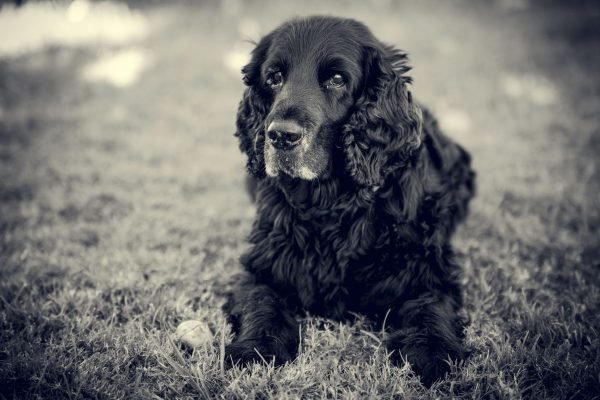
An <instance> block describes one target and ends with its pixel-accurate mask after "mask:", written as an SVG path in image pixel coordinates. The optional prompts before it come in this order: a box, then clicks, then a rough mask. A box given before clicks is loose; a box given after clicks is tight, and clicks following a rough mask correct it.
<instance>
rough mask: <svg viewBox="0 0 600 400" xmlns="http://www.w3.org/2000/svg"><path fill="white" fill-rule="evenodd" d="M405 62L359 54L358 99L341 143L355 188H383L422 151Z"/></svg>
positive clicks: (371, 52) (383, 54) (384, 50)
mask: <svg viewBox="0 0 600 400" xmlns="http://www.w3.org/2000/svg"><path fill="white" fill-rule="evenodd" d="M407 60H408V57H407V56H406V54H405V53H403V52H401V51H398V50H396V49H394V48H392V47H386V46H383V45H373V46H367V47H365V49H364V56H363V74H364V83H363V88H362V93H361V94H360V95H359V98H358V100H357V102H356V109H355V111H354V113H353V114H352V115H351V116H350V119H349V120H348V123H347V124H346V125H345V126H344V138H343V140H344V142H343V146H344V152H345V157H346V168H347V171H348V173H349V174H350V176H351V177H352V178H353V179H354V180H355V182H356V183H357V184H359V185H360V186H363V187H378V186H381V185H383V183H384V181H385V178H386V176H387V175H389V174H390V173H391V172H392V171H394V170H396V169H398V168H401V167H403V166H404V165H406V163H407V162H408V160H409V158H410V157H411V155H412V154H413V153H414V152H415V150H417V149H418V148H419V147H420V145H421V140H422V116H421V110H420V108H419V107H418V105H416V104H415V103H414V102H413V99H412V95H411V93H410V91H409V90H408V85H409V84H410V82H411V79H410V78H409V77H407V76H405V75H404V74H405V73H406V72H407V71H409V70H410V67H409V66H408V64H407Z"/></svg>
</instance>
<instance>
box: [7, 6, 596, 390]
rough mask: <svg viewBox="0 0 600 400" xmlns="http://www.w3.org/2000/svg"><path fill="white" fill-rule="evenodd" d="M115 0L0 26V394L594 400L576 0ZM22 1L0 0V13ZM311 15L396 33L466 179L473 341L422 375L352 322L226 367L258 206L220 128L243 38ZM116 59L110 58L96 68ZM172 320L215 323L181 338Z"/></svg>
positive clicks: (592, 41) (592, 151)
mask: <svg viewBox="0 0 600 400" xmlns="http://www.w3.org/2000/svg"><path fill="white" fill-rule="evenodd" d="M574 4H577V6H574ZM130 6H131V8H132V10H133V11H132V12H129V11H127V10H126V9H125V8H123V9H121V11H122V12H125V11H126V12H125V15H126V16H127V18H129V19H126V20H124V21H125V22H122V23H121V25H119V24H118V23H117V22H118V21H117V22H115V26H116V27H117V28H118V27H120V28H125V27H126V28H127V29H129V30H133V31H132V32H133V33H132V32H130V31H128V30H127V29H125V30H124V31H118V32H120V33H118V34H116V35H113V37H112V39H110V38H109V39H106V40H104V39H102V40H100V39H98V40H96V39H89V38H88V39H89V40H88V39H82V40H81V42H77V40H75V39H76V35H70V34H66V35H63V36H62V37H60V32H59V31H58V30H56V29H54V30H53V31H52V32H54V33H53V34H56V35H59V36H57V37H56V38H55V40H54V42H50V43H46V44H45V45H41V44H35V43H34V42H28V43H30V44H31V43H33V44H31V46H30V47H31V48H27V49H25V50H23V49H22V50H18V49H17V50H14V49H11V48H9V47H10V46H8V44H10V43H13V42H15V43H16V42H18V41H19V40H20V39H23V40H25V39H28V38H29V36H30V35H31V36H32V37H33V36H35V32H36V29H42V25H40V24H33V23H31V24H30V25H23V23H21V24H20V25H15V26H18V27H19V28H18V29H14V30H12V31H11V35H10V36H11V37H12V39H11V40H12V41H13V42H11V40H8V41H5V39H3V41H4V44H3V45H2V46H4V48H2V46H0V398H7V399H9V398H18V399H26V398H106V399H118V398H178V399H184V398H240V397H248V398H274V399H275V398H276V399H280V398H300V397H302V398H340V399H342V398H344V399H345V398H356V399H362V398H447V397H455V398H472V399H477V398H499V399H519V398H532V399H541V398H556V399H567V398H573V399H578V398H600V332H599V331H600V275H599V272H600V271H599V269H600V263H599V259H600V249H599V247H598V243H599V241H600V229H599V227H600V202H598V195H599V193H600V188H599V184H600V179H599V177H600V171H599V169H598V166H599V159H598V153H599V151H600V132H599V126H600V115H599V114H598V110H599V109H600V77H599V76H598V74H597V71H598V70H600V68H599V67H600V46H599V44H600V29H599V28H598V27H599V26H600V23H599V21H600V19H599V16H600V13H599V8H598V7H597V6H595V4H594V3H593V2H576V3H571V2H570V3H569V4H568V5H567V4H566V2H565V3H554V2H549V1H541V0H538V1H531V2H528V1H495V2H487V4H486V5H485V6H484V5H483V4H482V3H479V2H475V1H467V0H457V1H453V2H444V3H441V2H430V1H425V2H411V1H395V0H388V1H384V0H380V1H371V2H363V3H358V2H356V3H349V2H345V1H335V2H323V1H312V2H302V3H301V2H298V4H296V5H294V4H292V3H281V2H277V3H276V2H264V1H258V0H256V1H251V2H248V3H240V2H237V1H233V0H228V1H223V2H217V1H216V0H214V1H207V2H202V3H200V2H198V3H193V2H185V3H178V4H173V3H170V4H169V5H166V3H161V2H140V1H131V2H130ZM36 7H38V8H39V7H40V6H39V5H37V6H36V5H35V4H33V5H32V4H26V5H25V6H24V7H22V8H20V9H19V10H17V11H15V10H12V5H6V4H5V6H4V8H3V9H2V10H1V11H0V31H1V30H2V25H3V24H4V28H6V29H8V27H9V26H10V23H11V22H14V21H20V20H19V18H29V17H24V16H23V15H24V14H23V13H25V14H27V13H29V14H27V15H30V14H31V15H33V14H35V13H40V12H41V11H39V9H37V8H36ZM57 7H58V6H56V7H54V8H53V10H50V11H48V10H45V11H43V12H46V13H49V14H43V13H42V14H40V15H43V16H44V21H50V20H52V18H54V17H56V15H58V14H57V13H61V12H62V11H61V10H62V9H61V8H60V7H58V8H57ZM77 7H78V8H77ZM77 7H71V8H70V10H68V11H69V12H70V14H69V18H71V21H81V20H82V19H85V18H86V15H87V14H86V12H87V11H86V10H87V9H86V7H89V4H86V3H85V2H82V1H79V2H78V3H77ZM57 10H58V11H57ZM123 10H125V11H123ZM19 13H21V14H19ZM314 13H325V14H335V15H343V16H351V17H355V18H358V19H360V20H362V21H364V22H365V23H367V24H368V25H369V26H370V27H371V28H372V30H373V31H374V33H375V34H376V35H377V36H378V37H380V38H381V39H383V40H384V41H387V42H389V43H393V44H395V45H397V46H399V47H401V48H403V49H404V50H406V51H408V52H409V53H410V55H411V60H412V64H413V66H414V70H413V71H412V73H411V74H412V76H413V77H414V79H415V84H414V86H413V93H414V95H415V96H416V97H417V98H418V99H419V100H420V101H421V102H423V103H424V104H427V105H428V106H429V107H430V108H431V109H432V110H433V112H434V113H435V114H436V115H438V116H439V118H440V121H441V125H442V128H443V129H445V130H446V131H447V132H448V133H449V135H450V136H452V137H453V138H455V139H456V140H457V141H459V142H460V143H461V144H463V145H464V147H466V148H467V149H468V150H469V151H470V152H471V153H472V155H473V160H474V166H475V169H476V170H477V173H478V186H479V187H478V195H477V198H476V200H475V201H474V203H473V206H472V209H471V214H470V216H469V218H468V220H467V221H466V223H465V224H464V225H463V226H462V227H461V229H460V230H459V231H458V233H457V235H456V237H455V239H454V243H455V246H456V248H457V252H458V256H459V260H460V263H461V264H462V265H463V266H464V278H463V285H464V288H465V294H466V312H467V314H468V316H469V317H470V320H471V322H470V325H469V327H468V329H467V332H466V341H467V344H468V345H469V346H470V347H471V348H472V354H471V356H470V357H469V358H468V359H467V360H465V361H464V362H462V363H460V364H455V365H453V367H452V372H451V374H450V375H449V376H448V377H447V378H446V379H444V380H442V381H440V382H438V383H436V384H435V385H433V387H431V388H430V389H427V388H425V387H423V386H421V384H420V383H419V380H418V377H417V376H415V375H414V374H413V373H412V372H411V370H410V366H409V365H408V364H407V365H405V366H403V367H394V366H392V365H391V364H390V363H389V361H388V360H387V354H386V352H385V349H384V348H383V347H382V346H381V337H382V335H381V332H379V331H378V330H377V329H375V330H373V329H372V328H369V327H368V326H367V324H366V322H365V321H363V320H361V319H360V318H359V320H358V321H357V322H355V323H353V324H339V323H336V322H333V321H328V320H322V319H317V318H307V319H305V320H303V321H302V344H301V349H300V355H299V358H298V359H297V360H296V361H294V362H293V363H290V364H288V365H286V366H284V367H281V368H273V367H271V366H259V365H256V366H254V367H252V368H250V369H231V370H224V369H223V368H222V361H223V360H222V355H223V346H224V343H226V342H227V341H229V340H231V337H230V330H229V327H228V325H227V324H226V322H225V317H224V315H223V313H222V311H221V309H220V306H221V303H222V302H223V293H224V291H226V290H227V289H228V286H229V285H230V282H231V279H232V276H234V275H235V273H237V272H239V270H240V266H239V263H238V257H239V255H240V254H241V252H242V251H243V250H244V248H245V237H246V235H247V234H248V232H249V228H250V225H251V223H252V219H253V215H254V208H253V206H252V204H251V203H250V200H249V198H248V196H247V195H246V193H245V190H244V185H243V177H244V159H243V157H242V155H241V154H240V153H239V151H238V149H237V143H236V140H235V138H234V137H233V131H234V118H235V113H236V107H237V103H238V101H239V99H240V95H241V92H242V90H243V86H242V83H241V79H240V76H239V73H238V72H237V68H238V66H239V64H240V62H242V61H243V58H244V55H245V54H246V53H247V51H248V49H250V48H251V46H250V45H249V44H248V43H247V42H243V41H242V40H241V39H258V38H259V37H260V34H264V33H265V32H268V30H269V29H271V28H273V27H274V26H276V25H277V24H278V23H280V22H281V21H283V20H284V19H285V18H287V17H289V16H292V15H304V14H314ZM36 15H37V14H36ZM95 15H96V16H101V15H103V14H102V13H101V12H98V13H96V14H95ZM53 16H54V17H53ZM3 17H4V18H3ZM56 18H59V19H60V18H62V16H59V17H56ZM98 18H99V17H98ZM25 20H26V21H31V20H27V19H25ZM111 21H113V22H114V21H115V20H114V19H111ZM59 22H60V21H59ZM136 24H137V25H136ZM94 26H95V25H94V24H93V23H91V22H90V23H85V24H83V25H81V27H86V29H87V28H89V29H90V30H91V31H93V29H92V28H93V27H94ZM138 28H139V29H138ZM91 31H90V32H91ZM112 32H114V31H112ZM90 35H91V36H92V37H94V32H92V33H90ZM3 37H4V38H7V37H8V36H3ZM28 40H29V39H28ZM7 43H8V44H7ZM119 57H121V58H119ZM111 60H112V61H111ZM115 60H116V61H115ZM119 60H121V61H123V62H124V64H125V65H126V66H128V67H127V68H129V73H128V74H125V75H123V74H121V75H118V74H117V76H116V77H114V76H113V77H112V78H111V75H110V73H106V71H107V70H110V65H113V64H110V62H115V63H118V62H119ZM106 63H108V64H106ZM107 65H108V66H107ZM117 69H118V70H119V71H121V72H122V70H123V68H120V69H119V68H117ZM188 319H195V320H200V321H203V322H205V323H206V324H208V325H209V326H210V328H211V329H212V331H213V333H214V340H213V341H212V342H211V343H209V345H207V346H204V347H200V348H198V349H196V350H195V351H193V352H190V351H187V350H185V349H183V348H181V347H180V345H179V344H177V343H175V342H174V339H173V334H174V332H175V329H176V327H177V325H178V324H179V323H180V322H181V321H184V320H188Z"/></svg>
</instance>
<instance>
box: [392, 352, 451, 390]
mask: <svg viewBox="0 0 600 400" xmlns="http://www.w3.org/2000/svg"><path fill="white" fill-rule="evenodd" d="M405 360H408V362H409V363H410V365H411V367H412V370H413V371H414V372H415V374H417V375H418V376H419V377H420V378H421V382H422V383H423V385H425V386H427V387H430V386H431V385H432V384H433V382H435V381H437V380H438V379H442V378H444V376H445V375H446V373H448V372H449V371H450V363H449V361H448V360H449V358H448V353H446V352H444V351H439V352H438V351H435V350H434V349H431V348H428V347H427V346H411V347H404V348H403V349H401V350H400V351H394V353H393V354H392V357H391V361H392V362H393V363H394V364H395V365H402V364H403V363H404V361H405Z"/></svg>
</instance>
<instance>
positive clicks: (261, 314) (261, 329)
mask: <svg viewBox="0 0 600 400" xmlns="http://www.w3.org/2000/svg"><path fill="white" fill-rule="evenodd" d="M226 311H227V312H228V313H229V317H230V321H231V323H232V325H233V330H234V331H235V332H236V337H235V338H234V340H233V342H232V343H231V344H229V345H227V346H225V361H226V362H227V363H228V364H229V365H235V364H240V365H247V364H250V363H253V362H261V361H266V362H271V361H273V360H274V362H275V365H280V364H283V363H285V362H287V361H291V360H292V359H294V358H295V357H296V353H297V351H298V342H299V339H300V333H299V327H298V323H297V321H296V319H295V318H294V315H293V313H292V312H291V311H290V310H288V308H287V307H286V304H285V302H284V301H283V300H282V299H281V298H280V297H279V296H278V295H277V294H276V293H275V292H274V291H273V289H271V288H270V287H269V286H266V285H261V284H254V283H245V284H243V285H241V286H240V287H238V288H237V289H236V291H235V292H234V293H233V294H232V296H231V298H230V300H229V303H228V305H227V306H226Z"/></svg>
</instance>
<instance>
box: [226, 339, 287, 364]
mask: <svg viewBox="0 0 600 400" xmlns="http://www.w3.org/2000/svg"><path fill="white" fill-rule="evenodd" d="M291 360H292V356H291V355H290V354H289V353H288V352H287V351H286V350H285V349H284V348H282V347H281V346H276V345H274V344H273V343H268V342H261V341H259V340H248V341H237V342H233V343H231V344H229V345H227V346H225V363H226V365H227V366H228V367H232V366H235V365H238V366H242V367H243V366H247V365H250V364H253V363H267V364H268V363H271V362H273V363H274V365H275V366H278V365H282V364H285V363H286V362H288V361H291Z"/></svg>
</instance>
